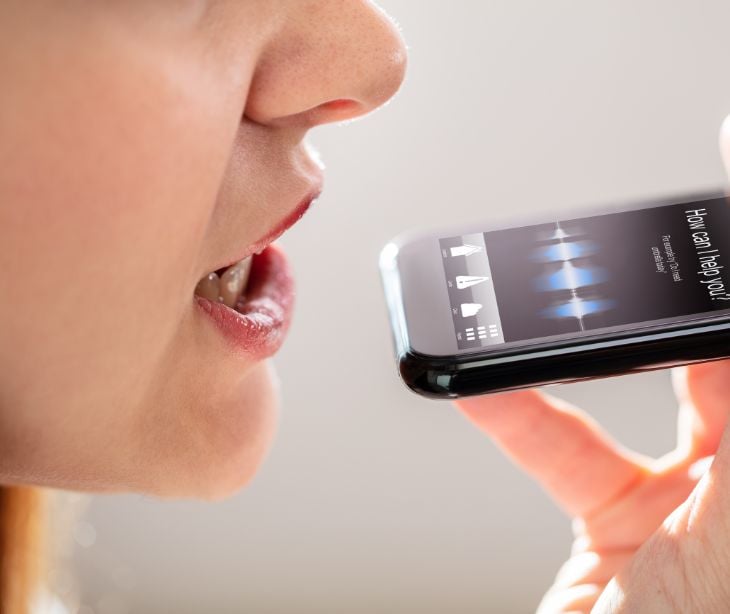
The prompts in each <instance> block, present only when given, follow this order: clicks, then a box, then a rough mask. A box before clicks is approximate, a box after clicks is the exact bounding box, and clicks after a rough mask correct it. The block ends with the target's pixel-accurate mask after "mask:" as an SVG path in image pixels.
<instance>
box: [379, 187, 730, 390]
mask: <svg viewBox="0 0 730 614" xmlns="http://www.w3.org/2000/svg"><path fill="white" fill-rule="evenodd" d="M560 217H562V218H564V219H560V220H555V219H552V220H542V221H536V222H530V223H529V224H520V225H519V226H516V225H515V226H512V227H509V228H491V229H490V228H486V227H485V226H484V225H479V224H476V225H470V226H469V227H461V228H453V229H451V230H446V231H442V232H439V233H421V234H410V235H401V236H400V237H397V238H396V239H394V240H393V241H392V242H390V243H389V244H388V245H386V246H385V248H384V249H383V251H382V252H381V255H380V270H381V275H382V279H383V284H384V289H385V294H386V300H387V304H388V309H389V315H390V322H391V326H392V330H393V337H394V342H395V349H396V355H397V361H398V367H399V370H400V374H401V376H402V378H403V380H404V381H405V383H406V384H407V385H408V386H409V387H410V388H411V389H413V390H414V391H416V392H418V393H420V394H422V395H425V396H428V397H436V398H438V397H445V398H454V397H459V396H467V395H475V394H484V393H490V392H500V391H506V390H514V389H518V388H526V387H531V386H538V385H544V384H551V383H559V382H571V381H578V380H582V379H589V378H597V377H606V376H612V375H620V374H624V373H630V372H637V371H642V370H649V369H658V368H665V367H668V366H675V365H680V364H689V363H692V362H701V361H706V360H713V359H717V358H724V357H727V356H730V200H729V199H728V195H727V194H726V193H720V192H718V193H713V194H704V195H701V196H692V197H685V198H672V199H665V200H663V201H662V202H651V203H641V204H635V205H632V206H621V207H612V208H610V209H603V210H592V211H591V212H590V213H588V212H583V213H581V214H579V215H566V216H560Z"/></svg>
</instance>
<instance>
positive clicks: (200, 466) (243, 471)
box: [132, 361, 279, 501]
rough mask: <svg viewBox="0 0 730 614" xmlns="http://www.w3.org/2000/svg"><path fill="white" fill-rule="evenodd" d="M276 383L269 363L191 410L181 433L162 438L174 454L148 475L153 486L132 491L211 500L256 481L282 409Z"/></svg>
mask: <svg viewBox="0 0 730 614" xmlns="http://www.w3.org/2000/svg"><path fill="white" fill-rule="evenodd" d="M276 382H277V380H276V376H275V374H274V370H273V367H271V365H270V364H269V361H264V362H262V363H259V364H257V365H255V366H254V367H253V368H252V369H251V371H250V372H249V373H248V374H247V375H246V376H245V377H243V378H242V379H241V380H240V381H239V382H238V383H237V384H236V385H235V386H234V387H233V388H232V389H231V390H229V391H226V392H225V393H224V394H219V395H215V396H213V397H212V398H209V399H207V400H206V402H205V403H195V404H194V405H188V406H186V407H185V408H184V410H183V415H184V416H185V418H184V424H180V429H181V432H180V433H178V434H175V433H174V432H172V430H170V429H168V432H167V434H166V435H161V437H160V439H162V438H164V439H162V441H165V440H166V443H167V446H170V449H167V450H165V452H164V453H163V455H164V457H166V461H163V462H162V463H159V464H157V465H156V467H155V469H154V470H152V471H150V472H149V473H148V476H150V477H152V478H153V480H154V481H153V483H149V482H147V483H146V484H145V486H144V487H142V488H137V487H133V488H132V490H135V491H139V490H142V491H146V492H148V493H149V494H152V495H156V496H161V497H174V498H180V497H183V498H193V499H203V500H209V501H218V500H221V499H226V498H228V497H230V496H232V495H234V494H236V493H237V492H238V491H239V490H240V489H241V488H243V487H244V486H246V485H247V484H248V483H249V482H251V480H252V479H253V478H254V476H255V475H256V473H257V472H258V470H259V468H260V467H261V464H262V463H263V461H264V459H265V457H266V454H267V452H268V450H269V448H270V447H271V443H272V441H273V438H274V434H275V431H276V425H277V416H278V410H279V394H278V386H277V383H276ZM178 422H180V421H178ZM174 430H177V429H174ZM158 441H159V440H158ZM153 464H154V463H153Z"/></svg>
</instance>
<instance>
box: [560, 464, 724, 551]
mask: <svg viewBox="0 0 730 614" xmlns="http://www.w3.org/2000/svg"><path fill="white" fill-rule="evenodd" d="M711 461H712V458H705V459H701V460H699V461H694V462H690V463H685V464H684V465H676V466H674V467H671V468H670V469H666V470H662V471H661V472H658V473H654V474H653V476H652V478H651V479H648V480H644V481H642V482H641V483H639V484H638V485H637V487H636V488H633V489H631V491H630V492H627V493H626V494H625V496H623V497H621V498H620V499H617V500H615V501H614V502H613V504H612V505H607V506H605V507H604V508H602V509H601V510H597V511H596V512H595V513H593V514H591V515H588V516H585V517H583V518H582V519H580V520H576V521H574V523H573V530H574V533H575V535H576V539H575V544H574V551H581V550H597V551H619V550H625V551H628V550H632V549H636V548H637V547H638V546H639V545H640V544H642V543H643V542H644V541H646V539H648V538H649V536H650V535H651V534H652V533H654V531H656V530H657V528H658V527H659V526H660V525H661V524H662V522H663V521H664V519H665V518H666V517H667V516H668V515H669V514H670V513H671V512H672V511H673V510H674V509H676V508H677V507H678V506H679V505H681V504H682V502H684V501H685V500H686V499H687V497H688V496H689V495H690V493H691V492H692V490H693V489H694V488H695V486H696V485H697V483H698V482H699V480H700V478H701V477H702V475H703V474H704V473H705V472H706V471H707V469H708V467H709V465H710V463H711Z"/></svg>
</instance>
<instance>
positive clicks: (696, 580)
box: [592, 426, 730, 613]
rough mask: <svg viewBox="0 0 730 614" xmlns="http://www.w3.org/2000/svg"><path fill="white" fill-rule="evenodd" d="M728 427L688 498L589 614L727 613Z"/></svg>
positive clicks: (729, 593)
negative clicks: (618, 612) (645, 613)
mask: <svg viewBox="0 0 730 614" xmlns="http://www.w3.org/2000/svg"><path fill="white" fill-rule="evenodd" d="M728 527H730V426H728V427H726V428H725V432H724V434H723V437H722V440H721V442H720V447H719V449H718V451H717V454H716V455H715V460H714V461H713V463H712V465H711V466H710V468H709V470H708V471H707V472H706V473H705V475H704V476H703V477H702V479H701V480H700V481H699V483H698V484H697V486H696V487H695V489H694V490H693V491H692V494H691V495H690V496H689V497H688V499H687V500H686V501H685V502H684V503H683V504H682V505H680V506H679V507H678V508H677V509H676V510H674V512H672V514H670V515H669V516H668V517H667V519H666V520H665V521H664V522H663V523H662V526H661V527H660V528H659V529H657V531H656V532H655V533H654V534H653V535H652V536H651V538H649V539H648V540H647V541H646V542H645V543H644V544H643V545H642V546H641V548H639V550H638V551H637V552H636V554H635V556H634V558H633V559H632V561H631V563H629V565H627V566H626V567H625V568H624V569H623V570H622V571H621V572H620V573H619V574H618V575H616V576H615V577H614V578H613V579H612V580H611V582H610V583H609V584H608V586H607V587H606V589H605V590H604V592H603V594H602V595H601V597H600V598H599V600H598V602H597V603H596V606H595V608H594V609H593V610H592V611H593V612H596V613H598V612H616V611H621V612H662V611H676V606H677V604H682V606H681V607H682V611H692V612H726V611H727V604H728V603H730V585H728V583H727V581H726V578H727V576H728V573H729V572H730V530H728Z"/></svg>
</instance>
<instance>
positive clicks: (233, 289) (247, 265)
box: [220, 256, 252, 307]
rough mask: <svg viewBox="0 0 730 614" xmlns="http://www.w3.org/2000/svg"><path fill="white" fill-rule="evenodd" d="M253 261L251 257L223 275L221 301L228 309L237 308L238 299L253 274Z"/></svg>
mask: <svg viewBox="0 0 730 614" xmlns="http://www.w3.org/2000/svg"><path fill="white" fill-rule="evenodd" d="M251 260H252V258H251V257H250V256H249V257H248V258H244V259H243V260H241V261H240V262H237V263H236V264H234V265H233V266H230V267H228V269H227V270H226V272H225V273H223V275H221V283H220V295H221V300H222V302H223V303H225V304H226V305H227V306H228V307H235V306H236V303H237V302H238V299H239V298H240V297H241V294H242V293H243V290H244V288H245V287H246V283H247V282H248V276H249V273H250V272H251Z"/></svg>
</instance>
